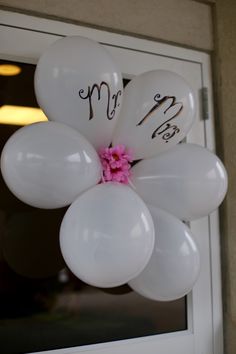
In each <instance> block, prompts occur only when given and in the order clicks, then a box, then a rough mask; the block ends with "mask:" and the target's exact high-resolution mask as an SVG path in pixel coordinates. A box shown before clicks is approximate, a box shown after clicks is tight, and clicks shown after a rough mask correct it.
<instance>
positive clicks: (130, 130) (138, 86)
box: [113, 70, 195, 159]
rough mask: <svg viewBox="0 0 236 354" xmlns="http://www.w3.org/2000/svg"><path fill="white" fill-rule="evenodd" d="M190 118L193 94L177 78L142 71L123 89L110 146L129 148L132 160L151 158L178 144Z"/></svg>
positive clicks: (193, 107) (174, 75)
mask: <svg viewBox="0 0 236 354" xmlns="http://www.w3.org/2000/svg"><path fill="white" fill-rule="evenodd" d="M194 116H195V102H194V95H193V92H192V90H191V88H190V87H189V85H188V84H187V83H186V82H185V80H184V79H183V78H182V77H181V76H179V75H177V74H175V73H173V72H170V71H165V70H155V71H149V72H145V73H143V74H141V75H139V76H136V77H135V78H134V79H133V80H132V81H131V82H130V83H129V84H128V85H127V87H126V88H125V92H124V99H123V104H122V109H121V113H120V117H119V120H118V122H117V126H116V128H115V132H114V137H113V144H124V145H127V146H128V147H129V148H131V149H133V153H134V156H135V159H141V158H146V157H150V156H154V155H156V154H157V153H159V152H161V151H164V150H167V149H169V148H170V147H172V146H174V145H176V144H177V143H178V142H179V141H181V140H182V139H183V138H184V137H185V136H186V135H187V133H188V131H189V130H190V128H191V126H192V124H193V121H194Z"/></svg>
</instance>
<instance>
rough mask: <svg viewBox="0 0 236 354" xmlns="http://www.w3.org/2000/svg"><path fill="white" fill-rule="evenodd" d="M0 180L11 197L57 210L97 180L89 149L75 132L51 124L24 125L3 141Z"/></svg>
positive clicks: (95, 161)
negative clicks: (10, 193)
mask: <svg viewBox="0 0 236 354" xmlns="http://www.w3.org/2000/svg"><path fill="white" fill-rule="evenodd" d="M1 171H2V175H3V178H4V180H5V182H6V184H7V186H8V187H9V189H10V190H11V192H12V193H13V194H15V195H16V197H18V198H19V199H20V200H22V201H23V202H25V203H27V204H29V205H32V206H34V207H38V208H46V209H50V208H59V207H62V206H65V205H68V204H70V203H72V202H73V201H74V200H75V199H76V197H77V196H78V195H79V194H80V193H81V192H83V191H85V190H86V189H88V188H89V187H92V186H94V185H95V184H97V183H98V182H99V180H100V179H101V164H100V160H99V157H98V155H97V153H96V151H95V150H94V148H93V146H92V145H91V144H90V143H89V142H88V141H87V140H86V139H85V138H84V137H83V136H82V135H81V134H80V133H79V132H77V131H76V130H74V129H72V128H70V127H68V126H66V125H64V124H61V123H54V122H43V123H35V124H32V125H28V126H25V127H23V128H21V129H19V130H18V131H16V133H14V134H13V135H12V136H11V138H10V139H9V140H8V141H7V143H6V145H5V147H4V149H3V151H2V156H1Z"/></svg>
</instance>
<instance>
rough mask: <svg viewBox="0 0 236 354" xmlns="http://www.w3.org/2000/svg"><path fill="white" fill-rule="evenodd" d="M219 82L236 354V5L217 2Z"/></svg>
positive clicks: (230, 335) (227, 301) (227, 278)
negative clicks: (226, 182) (227, 183)
mask: <svg viewBox="0 0 236 354" xmlns="http://www.w3.org/2000/svg"><path fill="white" fill-rule="evenodd" d="M215 30H216V31H215V43H216V55H215V64H216V66H215V69H216V70H215V78H216V80H217V82H216V83H217V100H216V103H217V104H218V107H217V108H218V123H217V128H218V129H217V135H218V143H219V144H218V145H219V148H220V149H221V151H222V155H223V156H224V161H225V165H226V168H227V170H228V174H229V191H228V194H227V198H226V202H225V203H224V207H223V210H222V211H223V215H222V223H221V224H222V252H223V257H222V259H223V291H224V293H223V295H224V314H225V322H224V324H225V345H226V353H227V354H235V353H236V139H235V135H236V64H235V63H236V59H235V58H236V40H235V38H236V2H235V0H217V2H216V8H215Z"/></svg>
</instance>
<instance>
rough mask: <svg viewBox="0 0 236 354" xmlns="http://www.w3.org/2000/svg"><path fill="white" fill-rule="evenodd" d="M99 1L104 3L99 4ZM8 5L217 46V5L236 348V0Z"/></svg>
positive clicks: (227, 296) (225, 239)
mask: <svg viewBox="0 0 236 354" xmlns="http://www.w3.org/2000/svg"><path fill="white" fill-rule="evenodd" d="M98 2H99V6H97V5H98ZM0 5H2V6H5V7H6V8H8V9H13V10H17V11H22V12H25V13H31V14H34V15H39V16H43V17H53V18H57V19H62V20H66V21H72V22H75V23H79V24H86V25H91V26H96V27H99V28H106V29H110V30H112V31H117V32H123V33H131V34H135V35H138V36H147V37H150V38H154V39H157V40H162V41H166V42H172V43H177V44H179V45H184V46H189V47H194V48H199V49H203V50H212V49H213V36H212V13H211V10H212V8H213V9H214V14H213V18H214V23H215V33H214V43H215V52H214V53H213V58H214V62H215V88H216V100H215V104H216V113H218V114H217V116H218V117H217V124H216V127H217V145H218V151H220V152H221V157H223V158H224V161H225V164H226V168H227V170H228V173H229V192H228V195H227V199H226V202H225V203H224V207H223V209H222V217H221V219H222V254H223V280H224V281H223V291H224V294H223V295H224V314H225V323H224V326H225V346H226V353H225V354H235V353H236V335H235V333H236V235H235V233H236V182H235V181H236V139H235V137H234V135H235V134H236V113H235V112H236V66H235V58H236V1H235V0H217V1H215V0H205V1H204V0H201V1H199V2H198V1H191V0H146V1H144V0H120V1H114V0H99V1H98V0H89V1H87V0H67V1H64V0H0Z"/></svg>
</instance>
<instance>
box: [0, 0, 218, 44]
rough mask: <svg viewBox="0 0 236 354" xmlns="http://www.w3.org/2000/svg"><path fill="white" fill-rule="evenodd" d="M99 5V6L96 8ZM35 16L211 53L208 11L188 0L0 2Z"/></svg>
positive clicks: (200, 4) (197, 3)
mask: <svg viewBox="0 0 236 354" xmlns="http://www.w3.org/2000/svg"><path fill="white" fill-rule="evenodd" d="M98 4H99V6H98ZM0 5H2V6H3V5H4V6H6V7H9V8H10V9H17V10H18V11H19V10H20V11H23V12H27V13H31V14H34V15H39V16H43V17H49V18H50V17H51V18H60V19H63V20H66V21H70V22H76V23H78V24H82V25H83V24H84V25H92V26H96V27H99V28H105V29H109V30H112V31H116V32H121V33H131V34H135V35H139V36H142V37H143V36H146V37H148V38H155V39H158V40H162V41H165V42H172V43H178V44H181V45H184V46H189V47H194V48H200V49H204V50H211V49H212V48H213V40H212V24H211V23H212V21H211V8H210V6H209V5H207V4H205V3H199V2H195V1H190V0H145V1H143V0H128V1H127V0H119V1H116V0H89V1H87V0H67V1H64V0H30V1H29V0H0Z"/></svg>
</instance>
